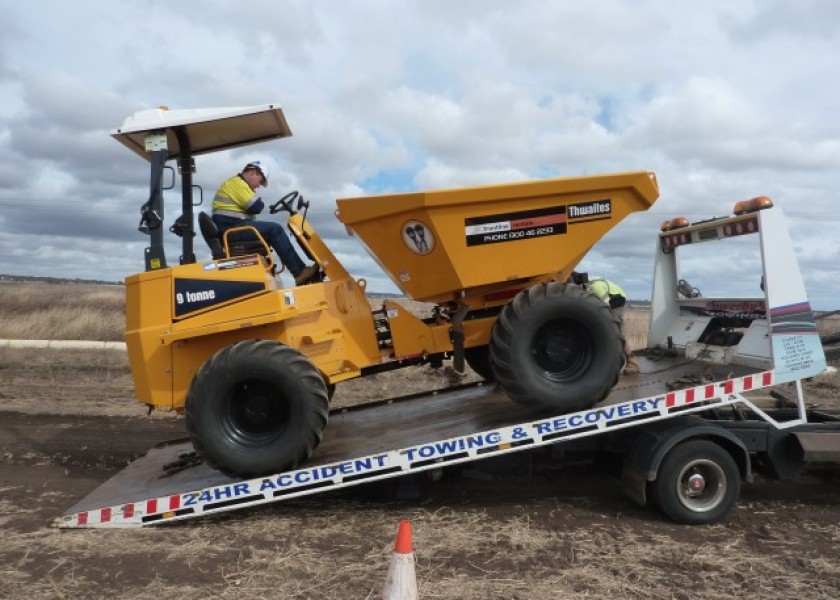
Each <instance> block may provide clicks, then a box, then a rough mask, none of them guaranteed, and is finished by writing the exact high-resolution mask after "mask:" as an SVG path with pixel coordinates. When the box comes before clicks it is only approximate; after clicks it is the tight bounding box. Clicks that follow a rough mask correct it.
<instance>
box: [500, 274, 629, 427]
mask: <svg viewBox="0 0 840 600" xmlns="http://www.w3.org/2000/svg"><path fill="white" fill-rule="evenodd" d="M490 360H491V363H492V366H493V373H494V374H495V376H496V381H497V382H498V383H499V384H500V385H501V386H502V388H503V389H504V390H505V392H506V393H507V394H508V395H509V396H510V397H511V398H512V399H513V400H515V401H516V402H519V403H520V404H525V405H529V406H535V407H541V408H551V409H554V410H556V409H560V410H562V411H566V412H569V411H573V410H580V409H583V408H588V407H590V406H593V405H594V404H596V403H597V402H599V401H600V400H602V399H603V398H604V397H606V395H607V394H608V393H609V391H610V389H611V388H612V387H613V386H614V385H615V384H616V382H617V381H618V377H619V375H620V374H621V368H622V366H623V364H624V336H623V334H622V332H621V327H620V322H619V320H618V318H616V317H615V316H614V315H613V313H612V311H611V310H610V308H609V307H608V306H607V305H605V304H604V303H603V302H601V301H600V300H599V299H598V298H597V297H595V296H594V295H592V294H591V293H589V292H587V291H586V290H584V289H582V288H580V287H578V286H572V285H564V284H562V283H543V284H539V285H535V286H533V287H531V288H529V289H527V290H523V291H521V292H519V294H517V295H516V296H515V297H514V299H513V300H511V301H510V302H509V303H508V304H507V305H506V306H505V307H504V309H503V310H502V312H501V314H500V315H499V318H498V319H497V321H496V323H495V324H494V326H493V334H492V339H491V342H490Z"/></svg>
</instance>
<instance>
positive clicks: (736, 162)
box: [0, 0, 840, 306]
mask: <svg viewBox="0 0 840 600" xmlns="http://www.w3.org/2000/svg"><path fill="white" fill-rule="evenodd" d="M838 10H840V9H838V8H837V6H836V3H835V2H832V1H831V0H806V1H803V2H797V3H790V2H784V1H782V0H769V1H768V2H760V3H759V2H746V3H736V4H733V3H731V2H725V1H724V0H713V1H711V2H706V3H702V4H695V5H691V6H688V5H686V6H679V5H675V4H673V3H668V2H661V1H658V0H646V1H643V2H639V3H634V4H632V5H631V4H628V3H626V2H619V1H618V0H608V1H606V2H601V3H597V4H591V3H590V4H586V5H584V4H581V3H578V2H571V1H559V2H549V3H547V2H538V1H536V0H534V1H531V0H525V1H523V2H520V3H517V4H516V6H513V5H511V4H510V3H509V2H503V1H501V0H490V1H481V2H479V1H477V0H465V1H463V2H447V1H444V0H432V1H428V2H416V1H412V0H395V1H394V2H388V3H372V2H368V1H365V0H350V1H348V2H342V3H333V4H331V5H329V6H326V5H324V4H322V3H311V2H304V1H302V0H280V1H277V2H268V1H264V0H254V1H253V2H251V3H249V4H247V5H242V4H237V3H233V2H228V1H218V2H204V1H198V0H184V1H183V2H178V3H171V2H164V1H162V0H153V1H152V2H147V3H144V4H142V5H141V4H137V3H133V2H128V1H125V0H115V1H114V2H110V3H108V4H105V5H102V4H94V3H86V2H81V3H74V4H73V5H69V4H67V3H64V2H59V1H58V0H44V2H41V3H38V4H37V5H24V4H18V5H13V6H10V7H3V8H0V34H2V35H0V151H2V152H3V155H4V160H3V162H2V163H0V203H2V204H3V211H2V217H0V232H2V234H0V250H5V251H6V252H3V253H0V272H16V273H19V272H27V273H36V274H43V275H49V274H64V273H71V272H72V273H73V274H74V276H78V277H84V276H86V274H87V275H89V276H91V277H94V276H95V277H98V278H106V279H112V280H118V279H122V278H123V277H124V276H125V275H126V274H127V273H129V272H131V271H132V270H138V269H139V268H141V266H142V248H143V247H144V246H145V245H146V244H147V239H145V238H144V237H143V236H142V235H140V234H139V233H138V232H137V231H136V226H137V221H138V219H139V207H140V205H141V204H142V203H143V202H144V201H145V199H146V197H147V195H148V189H147V186H148V180H147V178H148V172H147V165H146V164H145V163H144V162H143V161H142V160H140V159H138V157H136V156H135V155H133V154H132V153H130V152H128V151H127V150H126V149H125V148H123V147H121V146H120V145H118V144H117V143H115V142H114V141H113V140H111V139H110V136H109V135H108V131H109V130H110V129H111V128H113V127H115V126H117V125H119V124H120V123H121V122H122V120H123V119H124V118H125V117H126V116H128V115H129V114H131V113H132V112H133V111H135V110H139V109H141V108H148V107H154V106H158V105H161V104H165V105H169V106H171V107H173V108H190V107H209V106H226V105H229V106H236V105H247V104H260V103H265V102H279V103H280V104H281V105H282V106H283V108H284V110H285V112H286V114H287V118H288V119H289V122H290V125H291V128H292V131H293V132H294V137H292V138H290V139H286V140H281V141H279V142H276V143H270V144H262V145H260V146H257V147H254V148H246V149H240V150H236V151H232V152H226V153H221V154H218V155H211V156H203V157H199V158H198V161H197V162H198V164H197V166H198V171H197V173H196V175H195V183H197V184H198V185H200V186H201V188H202V190H203V196H204V205H203V206H202V207H200V209H204V210H208V206H209V199H210V198H211V197H212V195H213V193H214V192H215V189H216V186H218V184H219V182H220V181H221V180H223V179H224V178H225V177H227V176H229V175H230V174H232V173H235V172H236V171H237V170H238V169H240V168H241V167H242V165H243V164H244V162H247V161H248V160H250V158H251V157H252V156H255V155H256V156H259V157H260V158H261V159H263V160H265V161H266V162H267V164H269V165H270V166H271V171H272V181H271V187H270V188H269V190H268V193H267V194H266V198H269V199H271V200H273V199H276V198H278V197H279V196H280V195H282V194H283V193H285V192H286V191H287V190H290V189H299V190H300V191H301V192H302V193H303V194H304V195H305V196H306V197H307V198H308V199H309V200H311V201H312V208H311V210H310V213H309V216H310V220H311V221H312V222H313V224H315V225H316V226H317V228H318V229H319V231H322V232H323V233H324V235H325V237H326V238H327V239H328V241H329V243H330V245H331V247H333V248H335V249H336V250H335V251H336V253H337V254H338V255H339V256H340V257H341V260H342V261H343V262H346V263H347V264H348V267H349V268H350V270H351V271H352V272H353V273H354V275H356V276H359V277H366V278H368V279H369V281H370V282H371V289H375V288H374V287H373V286H375V285H383V286H387V285H390V284H388V283H386V278H385V277H384V276H383V275H382V274H381V272H379V270H378V269H377V268H376V267H375V266H374V265H373V261H372V260H371V259H369V258H368V257H367V256H366V255H365V254H363V253H362V252H361V251H360V247H359V245H358V244H357V243H356V242H355V241H353V240H348V239H347V237H346V234H345V232H344V229H343V226H342V225H341V224H340V223H339V222H337V221H336V220H335V219H334V217H333V214H332V213H333V211H334V209H335V203H334V199H335V198H336V197H349V196H358V195H366V194H369V193H373V192H387V191H391V190H396V191H406V190H417V189H428V188H435V187H450V186H458V185H473V184H486V183H494V182H502V181H511V180H517V179H530V178H538V177H551V176H567V175H577V174H591V173H598V172H607V171H624V170H642V169H644V170H654V171H656V173H657V175H658V178H659V182H660V188H661V191H662V197H661V199H660V200H659V201H658V202H657V204H656V205H655V206H654V207H653V209H652V210H651V211H650V212H649V213H645V214H638V215H632V216H631V217H630V218H628V219H627V221H625V222H624V223H622V224H621V225H619V226H618V227H617V228H616V229H615V230H614V231H613V232H611V233H610V234H609V235H607V236H606V237H605V238H604V239H603V240H602V241H601V242H600V243H599V244H598V245H597V246H596V247H595V249H594V250H593V252H592V253H591V254H590V256H589V257H587V262H589V263H592V265H593V266H594V269H592V270H595V271H601V272H602V274H604V275H606V276H608V277H613V278H616V279H618V280H620V282H621V283H622V285H624V287H625V288H626V289H628V291H629V292H630V293H631V295H633V296H634V297H643V296H647V295H648V294H649V290H650V281H649V280H650V272H651V269H652V248H653V236H654V235H655V232H656V230H657V228H658V224H659V222H660V221H661V220H662V219H664V218H666V217H671V216H677V215H678V214H685V215H686V216H689V217H690V218H694V219H699V218H706V217H709V216H719V215H721V214H726V213H727V212H728V211H729V210H730V209H731V207H732V205H733V203H734V202H735V201H736V200H739V199H743V198H746V197H751V196H756V195H760V194H766V195H770V196H772V197H773V198H774V199H775V200H776V201H777V203H778V204H779V205H780V206H783V207H784V209H785V212H786V214H787V215H788V216H789V218H790V220H791V225H792V232H793V237H794V242H795V244H796V247H797V251H798V252H799V256H800V260H801V261H802V263H803V271H804V272H805V277H806V283H808V284H809V285H810V284H813V285H815V286H817V287H816V291H815V292H813V294H812V295H813V296H814V297H817V298H820V299H821V300H820V302H822V303H824V304H825V305H829V306H830V305H832V304H833V303H836V300H834V298H836V297H838V294H837V293H836V292H837V291H838V290H837V289H836V288H837V285H836V284H835V283H834V282H835V281H838V280H840V267H837V266H836V265H838V264H840V248H838V245H837V243H834V242H833V241H832V240H833V237H836V236H832V234H831V232H832V231H833V229H834V228H836V223H837V219H838V218H837V217H836V216H835V212H836V210H835V206H836V203H837V198H836V197H835V195H836V192H835V190H836V189H837V176H836V173H837V171H838V166H840V165H838V161H840V158H838V157H840V122H838V121H837V119H836V118H835V114H834V113H835V112H836V106H838V104H840V84H838V83H837V82H836V81H835V80H834V78H833V77H832V74H833V73H835V72H837V71H838V70H840V64H839V63H840V31H838V30H837V28H836V27H835V26H834V25H835V23H836V22H837V20H838V16H840V14H839V13H838ZM166 206H167V226H168V224H169V223H171V221H172V220H173V219H174V218H175V217H176V216H177V215H178V213H179V209H180V206H179V200H178V198H177V194H176V193H175V192H169V193H167V195H166ZM167 237H169V236H167ZM168 244H169V245H168V251H169V252H171V253H172V254H171V256H170V262H177V256H178V253H179V251H180V250H179V248H178V245H177V240H170V241H169V242H168ZM201 244H202V242H201V241H200V239H199V240H198V241H197V242H196V247H197V249H198V248H200V247H201ZM202 250H203V249H202ZM89 256H97V257H98V258H97V259H96V260H95V261H93V262H89V260H88V257H89ZM51 271H52V272H51Z"/></svg>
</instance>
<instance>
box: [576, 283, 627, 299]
mask: <svg viewBox="0 0 840 600" xmlns="http://www.w3.org/2000/svg"><path fill="white" fill-rule="evenodd" d="M586 287H587V289H588V290H589V291H590V292H592V293H593V294H595V295H596V296H598V298H600V299H601V302H603V303H604V304H609V303H610V296H623V297H625V298H626V297H627V294H625V293H624V290H623V289H622V288H621V286H619V285H618V284H616V283H613V282H612V281H608V280H606V279H604V278H603V277H595V278H593V279H590V280H589V283H588V285H587V286H586Z"/></svg>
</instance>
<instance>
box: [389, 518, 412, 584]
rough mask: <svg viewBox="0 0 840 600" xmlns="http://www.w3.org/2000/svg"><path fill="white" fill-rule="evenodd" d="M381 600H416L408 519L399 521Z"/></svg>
mask: <svg viewBox="0 0 840 600" xmlns="http://www.w3.org/2000/svg"><path fill="white" fill-rule="evenodd" d="M382 600H417V576H416V575H415V573H414V548H413V547H412V545H411V523H409V522H408V521H400V529H399V532H398V533H397V543H396V544H395V545H394V553H393V555H392V556H391V565H390V566H389V567H388V576H387V577H386V578H385V585H384V586H383V587H382Z"/></svg>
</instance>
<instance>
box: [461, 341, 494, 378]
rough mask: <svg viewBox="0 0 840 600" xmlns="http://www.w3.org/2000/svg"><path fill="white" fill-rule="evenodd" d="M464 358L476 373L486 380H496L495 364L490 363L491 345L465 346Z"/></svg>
mask: <svg viewBox="0 0 840 600" xmlns="http://www.w3.org/2000/svg"><path fill="white" fill-rule="evenodd" d="M464 358H465V359H466V361H467V364H468V365H469V366H470V368H471V369H472V370H473V371H475V374H476V375H478V376H479V377H481V378H482V379H483V380H484V381H495V376H494V375H493V366H492V365H491V364H490V347H489V346H474V347H472V348H464Z"/></svg>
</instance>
